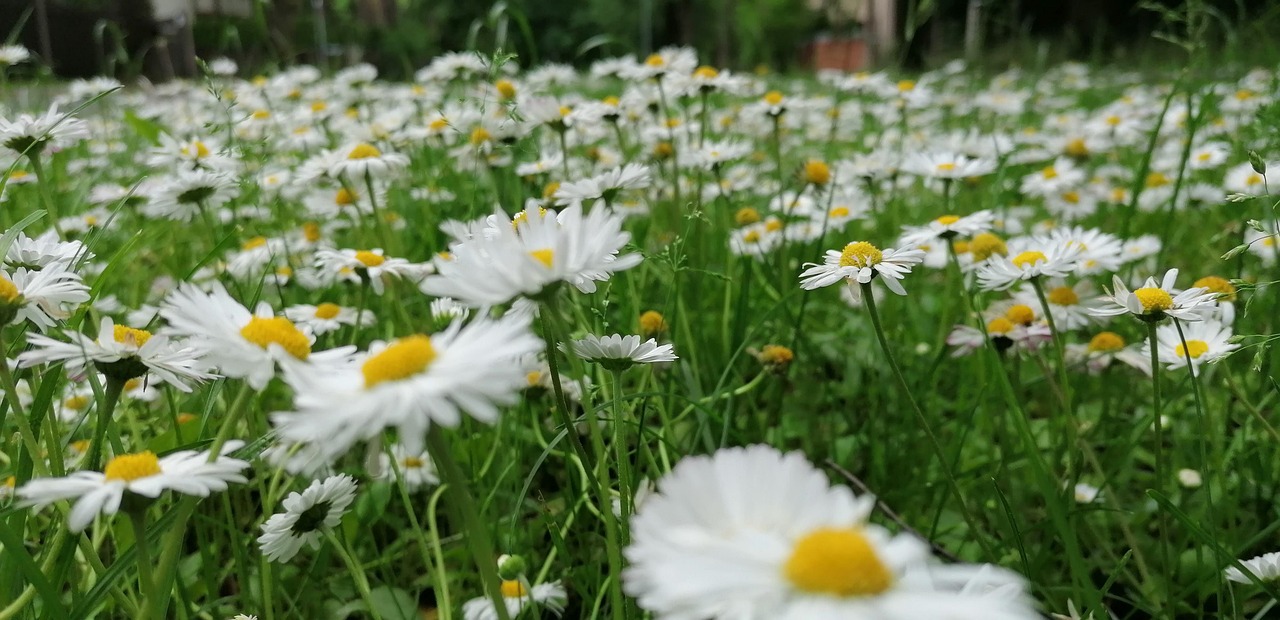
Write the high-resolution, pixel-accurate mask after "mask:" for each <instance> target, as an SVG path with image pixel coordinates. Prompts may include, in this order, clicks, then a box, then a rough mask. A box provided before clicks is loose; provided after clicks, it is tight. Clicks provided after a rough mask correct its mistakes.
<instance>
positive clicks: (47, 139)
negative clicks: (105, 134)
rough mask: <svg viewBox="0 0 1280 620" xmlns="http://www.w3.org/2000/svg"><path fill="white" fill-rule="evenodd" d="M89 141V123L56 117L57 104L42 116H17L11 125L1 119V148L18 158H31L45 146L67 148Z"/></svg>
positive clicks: (66, 115) (76, 119)
mask: <svg viewBox="0 0 1280 620" xmlns="http://www.w3.org/2000/svg"><path fill="white" fill-rule="evenodd" d="M88 137H89V125H88V123H85V122H84V121H82V120H80V119H78V118H73V117H72V116H71V115H70V114H60V113H58V104H56V103H55V104H53V105H51V106H49V109H48V110H47V111H45V113H44V115H43V116H34V115H31V114H20V115H18V117H17V118H15V119H13V120H11V121H10V120H5V119H4V118H0V145H3V146H5V147H7V148H8V149H10V150H12V151H14V152H15V153H17V154H19V155H29V156H32V157H34V156H37V155H39V154H40V153H41V152H42V151H44V149H45V147H46V146H49V145H53V146H57V147H61V148H66V147H68V146H71V145H72V144H75V143H76V142H79V141H80V140H83V139H85V138H88Z"/></svg>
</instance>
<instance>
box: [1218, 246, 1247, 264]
mask: <svg viewBox="0 0 1280 620" xmlns="http://www.w3.org/2000/svg"><path fill="white" fill-rule="evenodd" d="M1247 249H1249V246H1248V245H1247V244H1243V243H1242V244H1240V245H1237V246H1236V247H1234V248H1231V249H1230V250H1229V251H1227V253H1226V254H1223V255H1222V256H1221V257H1220V260H1231V259H1233V258H1235V257H1236V256H1239V255H1240V253H1242V252H1244V251H1245V250H1247Z"/></svg>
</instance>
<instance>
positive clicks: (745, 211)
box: [733, 207, 760, 226]
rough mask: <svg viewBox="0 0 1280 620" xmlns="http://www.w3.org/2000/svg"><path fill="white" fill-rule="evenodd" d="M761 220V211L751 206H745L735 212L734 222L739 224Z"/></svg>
mask: <svg viewBox="0 0 1280 620" xmlns="http://www.w3.org/2000/svg"><path fill="white" fill-rule="evenodd" d="M759 221H760V212H759V211H756V210H755V209H752V208H751V207H743V208H741V209H738V212H737V213H734V214H733V222H734V223H735V224H737V225H738V226H748V225H750V224H755V223H756V222H759Z"/></svg>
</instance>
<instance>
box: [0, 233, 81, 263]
mask: <svg viewBox="0 0 1280 620" xmlns="http://www.w3.org/2000/svg"><path fill="white" fill-rule="evenodd" d="M92 258H93V254H92V253H91V252H89V248H88V247H86V246H85V245H84V244H83V243H81V242H79V241H62V240H61V239H59V238H58V235H57V233H56V232H54V231H52V230H51V231H48V232H46V233H45V234H43V235H40V236H39V237H36V238H35V239H32V238H30V237H28V236H27V235H26V234H24V233H21V232H19V233H18V236H17V238H15V239H14V240H13V243H12V244H10V245H9V250H8V251H6V252H5V255H4V264H5V266H6V267H9V268H11V269H17V268H19V267H25V268H27V269H30V270H32V271H38V270H40V269H44V268H45V267H47V266H49V265H58V266H61V267H62V268H64V269H72V268H74V266H75V264H76V263H78V262H81V261H88V260H90V259H92Z"/></svg>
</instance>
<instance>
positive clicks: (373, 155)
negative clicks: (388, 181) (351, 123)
mask: <svg viewBox="0 0 1280 620" xmlns="http://www.w3.org/2000/svg"><path fill="white" fill-rule="evenodd" d="M339 152H340V153H344V154H345V155H344V156H343V157H342V158H341V159H335V161H333V163H332V164H331V165H330V166H329V174H330V175H332V176H334V177H337V178H346V179H349V180H352V181H363V180H364V179H365V177H366V175H367V176H368V177H369V178H382V177H386V176H388V175H390V174H393V173H395V172H399V171H400V170H402V169H404V168H405V167H407V166H408V165H409V158H408V157H406V156H404V155H401V154H399V153H383V152H382V151H380V150H378V147H376V146H373V145H372V144H369V143H367V142H360V143H357V144H352V145H348V146H347V147H346V148H344V149H342V150H341V151H339Z"/></svg>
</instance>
